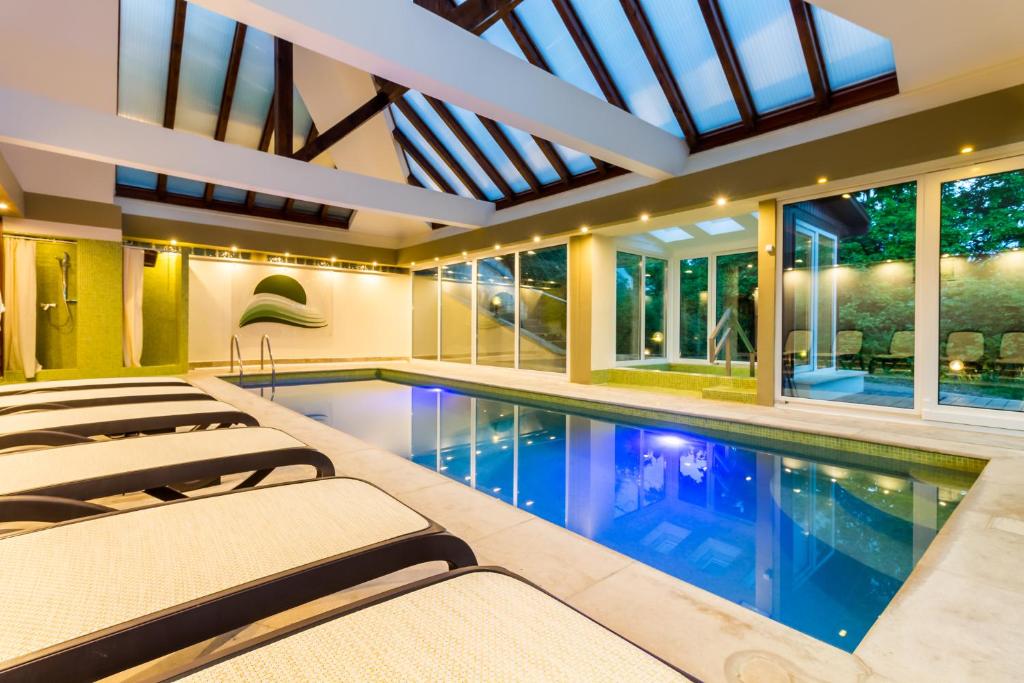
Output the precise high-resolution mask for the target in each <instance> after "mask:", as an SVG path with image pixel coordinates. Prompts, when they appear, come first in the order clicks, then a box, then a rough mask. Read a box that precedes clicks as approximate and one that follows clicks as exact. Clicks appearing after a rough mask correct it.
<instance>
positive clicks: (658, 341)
mask: <svg viewBox="0 0 1024 683" xmlns="http://www.w3.org/2000/svg"><path fill="white" fill-rule="evenodd" d="M667 266H668V262H667V261H663V260H662V259H658V258H647V259H646V261H645V262H644V270H645V272H644V358H664V357H665V270H666V268H667Z"/></svg>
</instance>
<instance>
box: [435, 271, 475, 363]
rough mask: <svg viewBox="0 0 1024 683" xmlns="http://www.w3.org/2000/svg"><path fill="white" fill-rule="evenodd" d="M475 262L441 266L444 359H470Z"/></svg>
mask: <svg viewBox="0 0 1024 683" xmlns="http://www.w3.org/2000/svg"><path fill="white" fill-rule="evenodd" d="M472 297H473V266H472V265H471V264H469V263H453V264H451V265H448V266H442V268H441V360H450V361H454V362H456V363H469V362H470V361H472V360H473V358H472V354H471V347H470V335H471V329H470V328H471V325H472V317H471V308H470V306H471V305H472V301H473V298H472Z"/></svg>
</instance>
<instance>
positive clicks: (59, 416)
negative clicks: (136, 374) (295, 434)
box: [0, 401, 259, 449]
mask: <svg viewBox="0 0 1024 683" xmlns="http://www.w3.org/2000/svg"><path fill="white" fill-rule="evenodd" d="M236 424H240V425H247V426H250V427H256V426H258V425H259V423H258V422H257V421H256V419H255V418H254V417H252V416H251V415H249V414H248V413H243V412H242V411H240V410H238V409H237V408H235V407H234V406H232V405H228V404H227V403H221V402H220V401H162V402H159V403H128V404H125V405H116V406H90V407H87V408H66V409H64V410H41V411H36V412H28V413H18V414H16V415H2V416H0V449H4V448H12V447H16V446H61V445H64V444H68V443H78V442H81V441H82V438H81V437H95V436H120V435H122V434H138V433H146V432H161V431H164V432H166V431H173V430H175V429H178V428H180V427H200V428H206V427H211V426H214V425H218V426H230V425H236Z"/></svg>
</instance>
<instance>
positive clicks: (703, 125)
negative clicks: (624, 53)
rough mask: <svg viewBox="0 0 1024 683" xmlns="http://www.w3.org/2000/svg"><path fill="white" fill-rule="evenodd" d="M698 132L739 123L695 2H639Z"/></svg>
mask: <svg viewBox="0 0 1024 683" xmlns="http://www.w3.org/2000/svg"><path fill="white" fill-rule="evenodd" d="M640 5H641V7H642V8H643V10H644V14H645V15H646V16H647V19H648V21H650V22H651V28H652V29H653V31H654V37H655V39H656V40H657V41H658V47H660V48H661V51H662V53H663V54H664V55H665V60H666V61H667V62H668V65H669V68H670V69H671V70H672V76H673V77H674V78H675V80H676V83H677V84H678V85H679V89H680V90H681V91H682V93H683V99H685V100H686V106H687V107H688V108H689V110H690V114H691V116H693V123H694V125H695V126H696V127H697V130H698V131H699V132H701V133H706V132H708V131H711V130H715V129H716V128H722V127H724V126H728V125H731V124H734V123H738V122H739V120H740V112H739V109H737V108H736V101H735V100H734V99H733V97H732V90H731V89H730V88H729V81H727V80H726V78H725V71H724V70H723V69H722V62H721V61H719V59H718V52H717V51H716V50H715V44H714V43H713V42H711V34H710V33H708V26H707V24H706V23H704V15H703V14H701V11H700V5H698V4H697V0H640Z"/></svg>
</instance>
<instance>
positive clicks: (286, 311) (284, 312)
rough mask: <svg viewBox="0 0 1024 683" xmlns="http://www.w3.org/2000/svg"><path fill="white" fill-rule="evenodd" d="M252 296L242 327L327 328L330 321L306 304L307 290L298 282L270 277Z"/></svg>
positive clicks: (243, 314) (260, 284) (281, 277)
mask: <svg viewBox="0 0 1024 683" xmlns="http://www.w3.org/2000/svg"><path fill="white" fill-rule="evenodd" d="M252 294H253V296H252V299H250V300H249V304H248V305H247V306H246V307H245V310H244V311H243V312H242V317H241V318H240V319H239V321H238V326H239V327H245V326H246V325H252V324H254V323H278V324H280V325H291V326H292V327H306V328H318V327H327V318H325V317H324V315H323V314H322V313H320V311H318V310H316V309H315V308H313V307H311V306H309V305H307V304H306V290H305V289H303V288H302V285H301V284H299V282H298V281H297V280H296V279H295V278H292V277H289V276H287V275H271V276H270V277H266V278H263V279H262V280H260V282H259V284H257V285H256V288H255V289H254V290H253V293H252Z"/></svg>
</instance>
